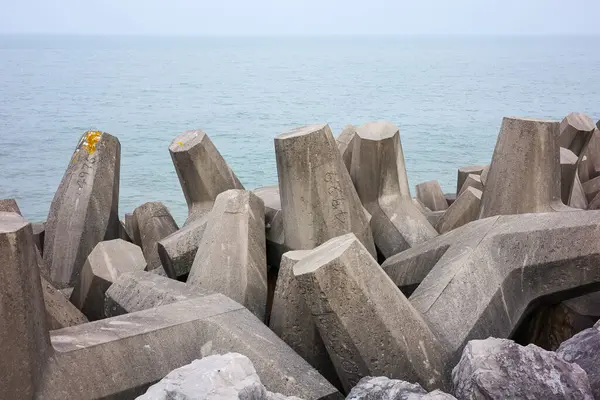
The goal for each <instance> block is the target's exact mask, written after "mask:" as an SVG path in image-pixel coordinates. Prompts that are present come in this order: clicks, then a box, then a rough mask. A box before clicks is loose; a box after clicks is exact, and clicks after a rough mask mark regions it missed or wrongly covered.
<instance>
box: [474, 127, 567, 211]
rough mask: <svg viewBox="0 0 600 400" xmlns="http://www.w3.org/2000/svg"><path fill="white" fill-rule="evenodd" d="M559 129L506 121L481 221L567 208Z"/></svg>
mask: <svg viewBox="0 0 600 400" xmlns="http://www.w3.org/2000/svg"><path fill="white" fill-rule="evenodd" d="M558 126H559V123H558V122H556V121H545V120H536V119H525V118H509V117H505V118H504V119H503V120H502V127H501V128H500V134H499V135H498V141H497V143H496V148H495V149H494V155H493V157H492V163H491V165H490V171H489V174H488V177H487V182H486V190H485V191H484V192H483V198H482V200H481V212H480V215H479V218H486V217H491V216H494V215H506V214H523V213H536V212H538V213H539V212H549V211H562V210H565V209H566V208H567V207H565V206H564V204H563V203H562V202H561V183H560V176H561V175H560V157H559V147H558V145H557V144H556V136H557V134H558Z"/></svg>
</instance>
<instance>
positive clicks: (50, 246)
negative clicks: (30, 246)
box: [44, 131, 121, 289]
mask: <svg viewBox="0 0 600 400" xmlns="http://www.w3.org/2000/svg"><path fill="white" fill-rule="evenodd" d="M120 161H121V144H120V143H119V140H118V139H117V138H116V137H114V136H111V135H109V134H108V133H103V132H97V131H93V132H92V131H90V132H86V133H85V134H84V135H83V136H82V138H81V140H80V141H79V144H78V145H77V148H76V149H75V152H74V154H73V157H72V158H71V161H70V162H69V166H68V167H67V170H66V172H65V175H64V176H63V178H62V181H61V182H60V185H59V187H58V190H57V191H56V193H55V195H54V199H53V200H52V204H51V206H50V212H49V213H48V219H47V220H46V233H45V237H44V262H45V263H46V265H47V267H48V268H49V270H50V280H51V282H52V283H53V284H54V285H55V286H56V287H57V288H58V289H62V288H65V287H69V286H73V285H74V284H75V282H76V281H77V278H78V276H79V273H80V271H81V268H82V267H83V264H84V263H85V259H86V258H87V256H88V255H89V254H90V252H91V251H92V250H93V249H94V247H95V246H96V245H97V244H98V243H99V242H101V241H103V240H111V239H116V238H118V235H119V209H118V203H119V171H120Z"/></svg>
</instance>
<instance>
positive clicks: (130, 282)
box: [104, 271, 212, 317]
mask: <svg viewBox="0 0 600 400" xmlns="http://www.w3.org/2000/svg"><path fill="white" fill-rule="evenodd" d="M209 294H212V292H207V291H201V290H198V289H197V288H194V287H190V286H187V285H186V284H185V283H184V282H179V281H176V280H174V279H170V278H167V277H166V276H160V275H157V274H153V273H151V272H146V271H137V272H132V273H123V274H120V275H119V276H118V277H117V279H116V280H115V281H114V282H113V284H112V285H110V287H109V288H108V290H107V291H106V296H105V300H104V314H105V315H106V316H107V317H116V316H118V315H123V314H127V313H133V312H137V311H143V310H147V309H149V308H155V307H160V306H164V305H167V304H171V303H175V302H178V301H184V300H193V299H195V298H197V297H201V296H206V295H209Z"/></svg>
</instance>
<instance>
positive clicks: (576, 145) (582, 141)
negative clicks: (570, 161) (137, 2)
mask: <svg viewBox="0 0 600 400" xmlns="http://www.w3.org/2000/svg"><path fill="white" fill-rule="evenodd" d="M595 129H596V127H595V126H594V121H592V119H591V118H590V117H588V116H587V115H585V114H582V113H573V112H572V113H570V114H569V115H567V116H566V117H565V118H564V119H563V120H562V121H561V122H560V126H559V136H558V145H559V146H560V147H564V148H567V149H569V150H571V151H572V152H573V153H575V154H576V155H577V156H580V155H581V156H582V155H583V153H584V152H585V149H586V147H587V146H588V143H589V142H590V139H591V138H592V135H593V133H594V130H595Z"/></svg>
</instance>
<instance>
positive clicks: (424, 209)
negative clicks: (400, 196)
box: [412, 198, 431, 214]
mask: <svg viewBox="0 0 600 400" xmlns="http://www.w3.org/2000/svg"><path fill="white" fill-rule="evenodd" d="M412 203H413V205H414V206H415V207H417V209H418V210H419V211H421V213H422V214H425V213H427V212H431V210H430V209H429V208H427V207H426V206H425V204H423V202H422V201H421V200H419V199H417V198H413V199H412Z"/></svg>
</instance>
